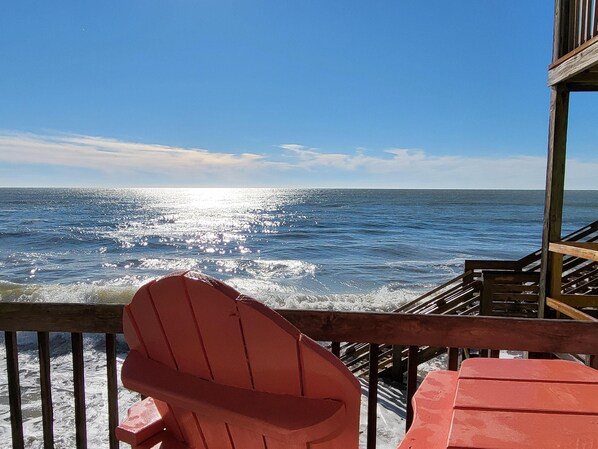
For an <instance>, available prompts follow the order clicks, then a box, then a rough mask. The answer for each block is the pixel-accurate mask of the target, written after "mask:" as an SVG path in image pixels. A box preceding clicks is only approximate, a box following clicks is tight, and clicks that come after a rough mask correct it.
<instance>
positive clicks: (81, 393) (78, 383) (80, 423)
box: [71, 333, 87, 449]
mask: <svg viewBox="0 0 598 449" xmlns="http://www.w3.org/2000/svg"><path fill="white" fill-rule="evenodd" d="M71 344H72V350H73V388H74V395H75V442H76V444H77V449H87V418H86V413H85V374H84V368H83V335H82V334H80V333H73V334H71Z"/></svg>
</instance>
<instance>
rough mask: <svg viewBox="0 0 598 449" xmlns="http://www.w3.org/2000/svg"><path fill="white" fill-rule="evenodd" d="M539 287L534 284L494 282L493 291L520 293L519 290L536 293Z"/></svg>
mask: <svg viewBox="0 0 598 449" xmlns="http://www.w3.org/2000/svg"><path fill="white" fill-rule="evenodd" d="M539 290H540V287H539V286H538V285H536V284H532V285H521V284H496V285H495V286H494V291H495V292H496V293H515V292H517V293H520V292H530V293H538V291H539Z"/></svg>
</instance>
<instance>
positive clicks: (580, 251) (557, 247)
mask: <svg viewBox="0 0 598 449" xmlns="http://www.w3.org/2000/svg"><path fill="white" fill-rule="evenodd" d="M548 249H549V251H552V252H554V253H558V254H565V255H568V256H573V257H579V258H582V259H587V260H593V261H595V262H598V243H594V242H553V243H551V244H550V245H549V247H548Z"/></svg>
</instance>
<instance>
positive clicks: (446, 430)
mask: <svg viewBox="0 0 598 449" xmlns="http://www.w3.org/2000/svg"><path fill="white" fill-rule="evenodd" d="M413 405H414V411H415V416H414V421H413V425H412V427H411V429H410V430H409V432H407V434H406V435H405V439H404V440H403V442H402V443H401V445H400V446H399V449H436V448H442V449H444V448H447V449H465V448H467V449H474V448H475V449H515V448H520V449H528V448H529V449H532V448H533V449H536V448H538V449H539V448H542V449H548V448H559V449H598V371H596V370H594V369H592V368H588V367H586V366H583V365H581V364H578V363H574V362H567V361H562V360H504V359H469V360H466V361H464V362H463V364H462V366H461V370H460V371H459V372H458V373H457V372H451V371H436V372H432V373H430V374H428V376H427V377H426V379H425V380H424V382H423V383H422V385H421V386H420V388H419V390H418V391H417V393H416V394H415V397H414V404H413Z"/></svg>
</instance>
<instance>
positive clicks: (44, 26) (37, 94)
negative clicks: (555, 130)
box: [0, 0, 598, 189]
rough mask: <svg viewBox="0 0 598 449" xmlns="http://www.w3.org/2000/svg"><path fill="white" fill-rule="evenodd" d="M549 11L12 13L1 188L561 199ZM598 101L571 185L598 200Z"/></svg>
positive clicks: (7, 7) (154, 7)
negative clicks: (553, 171) (549, 173)
mask: <svg viewBox="0 0 598 449" xmlns="http://www.w3.org/2000/svg"><path fill="white" fill-rule="evenodd" d="M552 14H553V4H552V2H551V1H549V0H525V1H510V2H505V1H503V0H484V1H479V0H463V1H457V2H446V1H440V0H433V1H431V2H421V1H403V0H401V1H398V0H394V1H377V2H364V1H352V0H343V1H332V0H331V1H294V2H290V1H280V0H278V1H253V2H249V1H234V0H218V1H217V0H204V1H196V0H193V1H192V0H173V1H162V2H156V1H147V0H145V1H126V2H122V1H118V2H115V1H108V0H107V1H103V2H89V1H60V2H30V1H19V2H5V3H4V4H3V5H2V7H1V11H0V57H1V58H2V61H3V64H2V70H0V99H1V101H0V185H2V186H185V187H189V186H198V187H206V186H218V187H222V186H234V187H240V186H275V187H276V186H280V187H391V188H392V187H397V188H539V189H541V188H543V187H544V175H545V164H546V163H545V158H546V156H545V155H546V146H547V143H546V139H547V123H548V102H549V90H548V88H547V87H546V78H547V65H548V64H549V62H550V57H551V52H552V20H553V17H552ZM596 112H598V108H597V107H596V94H576V95H574V96H573V98H572V108H571V125H570V150H569V165H568V167H567V168H568V179H567V187H568V188H590V189H594V188H596V184H595V182H594V178H595V176H594V174H595V173H596V169H597V168H598V160H597V159H596V157H595V149H596V142H598V127H596V126H595V123H594V122H595V117H596Z"/></svg>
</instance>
